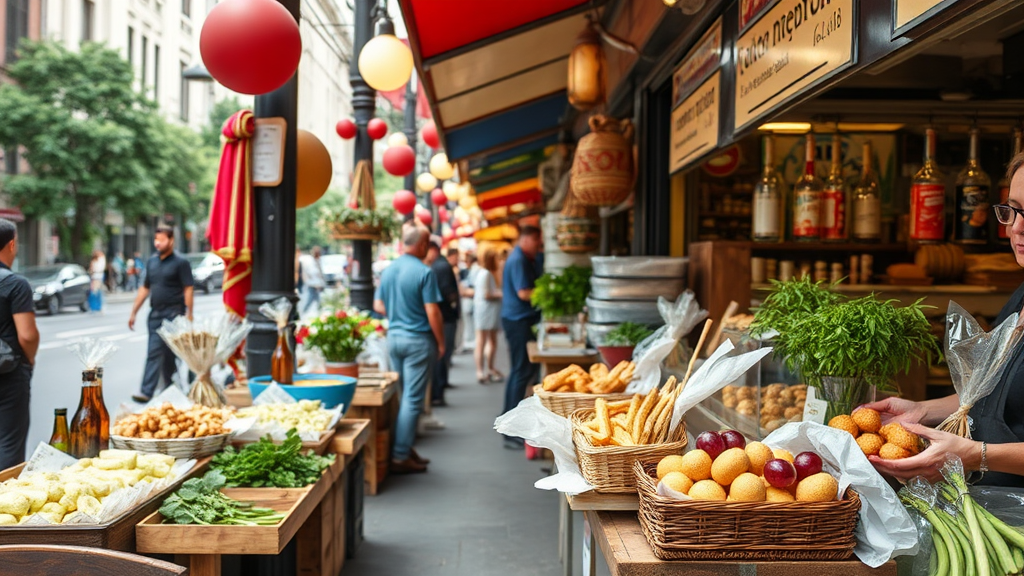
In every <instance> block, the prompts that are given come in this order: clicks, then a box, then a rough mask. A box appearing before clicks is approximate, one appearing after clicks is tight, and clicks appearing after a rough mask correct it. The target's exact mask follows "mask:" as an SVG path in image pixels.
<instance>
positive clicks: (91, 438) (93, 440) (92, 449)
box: [69, 370, 103, 458]
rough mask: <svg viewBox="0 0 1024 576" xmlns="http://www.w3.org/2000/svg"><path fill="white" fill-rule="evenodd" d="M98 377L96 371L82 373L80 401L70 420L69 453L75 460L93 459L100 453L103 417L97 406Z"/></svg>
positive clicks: (98, 398)
mask: <svg viewBox="0 0 1024 576" xmlns="http://www.w3.org/2000/svg"><path fill="white" fill-rule="evenodd" d="M99 394H100V387H99V377H98V376H97V374H96V370H83V371H82V399H81V400H79V402H78V410H77V411H76V412H75V417H74V418H72V419H71V451H70V452H69V453H70V454H71V455H72V456H74V457H75V458H93V457H95V456H97V455H99V453H100V438H101V435H100V428H102V422H103V416H102V414H101V410H100V408H99V406H101V405H102V402H101V401H100V397H99Z"/></svg>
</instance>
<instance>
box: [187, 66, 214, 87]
mask: <svg viewBox="0 0 1024 576" xmlns="http://www.w3.org/2000/svg"><path fill="white" fill-rule="evenodd" d="M181 77H182V78H183V79H185V80H192V81H195V82H211V83H212V82H213V76H210V71H209V70H207V69H206V66H203V63H202V62H199V63H198V64H193V65H192V66H190V67H188V68H186V69H184V70H182V71H181Z"/></svg>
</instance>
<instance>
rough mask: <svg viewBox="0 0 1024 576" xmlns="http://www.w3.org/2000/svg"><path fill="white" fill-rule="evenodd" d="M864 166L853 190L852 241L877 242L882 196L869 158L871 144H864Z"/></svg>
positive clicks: (879, 231) (880, 226) (880, 234)
mask: <svg viewBox="0 0 1024 576" xmlns="http://www.w3.org/2000/svg"><path fill="white" fill-rule="evenodd" d="M862 158H863V159H862V163H863V165H864V168H863V170H861V173H860V180H858V181H857V185H856V186H854V188H853V239H854V240H855V241H857V242H878V241H879V240H881V239H882V194H881V192H880V191H879V188H878V178H877V177H876V176H875V169H874V166H873V162H872V158H871V142H870V141H868V142H865V143H864V152H863V157H862Z"/></svg>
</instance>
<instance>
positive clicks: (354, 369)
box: [324, 362, 359, 378]
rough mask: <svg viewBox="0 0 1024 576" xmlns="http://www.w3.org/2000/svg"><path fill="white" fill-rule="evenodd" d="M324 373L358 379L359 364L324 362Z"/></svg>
mask: <svg viewBox="0 0 1024 576" xmlns="http://www.w3.org/2000/svg"><path fill="white" fill-rule="evenodd" d="M324 371H325V372H327V373H328V374H338V375H341V376H351V377H353V378H359V364H358V363H357V362H326V363H325V365H324Z"/></svg>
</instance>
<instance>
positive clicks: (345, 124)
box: [334, 118, 358, 140]
mask: <svg viewBox="0 0 1024 576" xmlns="http://www.w3.org/2000/svg"><path fill="white" fill-rule="evenodd" d="M334 129H335V130H336V131H337V132H338V136H341V137H342V138H344V139H345V140H351V139H353V138H355V137H356V132H357V131H358V128H356V123H355V122H353V121H352V120H351V119H349V118H345V119H344V120H338V123H337V124H336V125H335V126H334Z"/></svg>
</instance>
